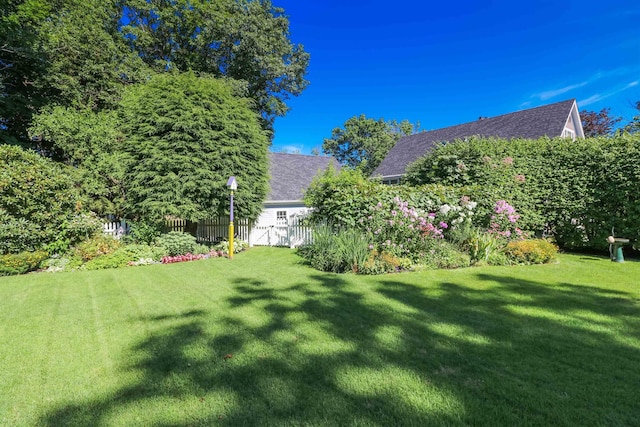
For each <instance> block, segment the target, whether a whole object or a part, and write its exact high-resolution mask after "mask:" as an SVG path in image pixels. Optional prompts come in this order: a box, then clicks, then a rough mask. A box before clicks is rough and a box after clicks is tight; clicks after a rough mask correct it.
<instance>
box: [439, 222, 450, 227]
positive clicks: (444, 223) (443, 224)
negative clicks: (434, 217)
mask: <svg viewBox="0 0 640 427" xmlns="http://www.w3.org/2000/svg"><path fill="white" fill-rule="evenodd" d="M440 227H441V228H449V225H448V224H447V223H446V222H444V221H440Z"/></svg>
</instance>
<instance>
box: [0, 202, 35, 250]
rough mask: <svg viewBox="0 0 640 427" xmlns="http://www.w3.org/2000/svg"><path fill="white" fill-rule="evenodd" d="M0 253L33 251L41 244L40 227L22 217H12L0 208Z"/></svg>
mask: <svg viewBox="0 0 640 427" xmlns="http://www.w3.org/2000/svg"><path fill="white" fill-rule="evenodd" d="M0 224H2V226H1V227H0V254H15V253H19V252H21V251H34V250H35V249H36V248H37V247H39V246H40V245H41V238H42V233H41V230H40V227H39V226H38V225H37V224H34V223H33V222H31V221H27V220H26V219H24V218H14V217H12V216H10V215H9V214H8V213H7V212H6V211H5V210H3V209H2V208H0Z"/></svg>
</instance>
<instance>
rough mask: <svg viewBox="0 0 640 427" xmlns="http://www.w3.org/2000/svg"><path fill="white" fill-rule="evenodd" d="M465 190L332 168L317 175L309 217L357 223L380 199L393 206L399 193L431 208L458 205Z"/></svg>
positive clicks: (308, 199)
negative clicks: (386, 181) (373, 177)
mask: <svg viewBox="0 0 640 427" xmlns="http://www.w3.org/2000/svg"><path fill="white" fill-rule="evenodd" d="M463 194H464V189H454V188H452V187H447V186H444V185H424V186H420V187H411V186H408V185H383V184H381V183H380V182H377V181H375V180H371V179H369V178H367V177H366V176H364V174H363V173H362V172H361V171H358V170H353V169H348V168H346V169H341V170H340V172H336V171H335V170H333V169H331V168H329V169H327V170H326V171H325V172H324V173H322V174H319V175H318V176H316V177H315V178H314V180H313V182H312V183H311V185H310V186H309V188H308V189H307V191H306V192H305V195H304V202H305V204H306V205H307V206H309V207H313V211H312V212H311V215H310V217H309V219H310V220H311V221H312V222H327V223H331V224H336V225H338V226H349V227H357V226H361V225H362V223H363V222H366V221H367V218H368V216H369V215H370V213H369V212H370V210H371V208H372V207H374V206H377V205H378V203H380V204H382V205H383V206H384V207H391V205H392V203H393V199H394V198H396V197H399V198H400V199H402V200H403V201H406V202H407V203H409V205H411V206H412V207H415V208H417V209H422V210H425V211H427V212H431V211H433V210H435V209H439V208H440V206H442V205H443V204H447V203H448V204H450V205H451V206H455V205H458V204H459V202H460V199H461V196H462V195H463ZM361 220H362V221H361Z"/></svg>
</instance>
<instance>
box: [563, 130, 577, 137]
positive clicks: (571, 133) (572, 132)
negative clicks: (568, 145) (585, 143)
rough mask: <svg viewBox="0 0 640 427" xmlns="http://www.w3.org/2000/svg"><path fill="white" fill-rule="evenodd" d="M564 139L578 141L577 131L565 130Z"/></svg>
mask: <svg viewBox="0 0 640 427" xmlns="http://www.w3.org/2000/svg"><path fill="white" fill-rule="evenodd" d="M562 137H563V138H571V139H576V133H575V131H573V130H571V129H569V128H564V130H563V131H562Z"/></svg>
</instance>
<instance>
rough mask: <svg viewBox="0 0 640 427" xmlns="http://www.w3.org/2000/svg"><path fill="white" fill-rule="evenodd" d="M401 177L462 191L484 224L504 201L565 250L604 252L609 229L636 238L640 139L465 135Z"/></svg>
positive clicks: (639, 204) (639, 215)
mask: <svg viewBox="0 0 640 427" xmlns="http://www.w3.org/2000/svg"><path fill="white" fill-rule="evenodd" d="M406 180H407V182H408V183H409V184H411V185H424V184H446V185H453V186H457V187H461V186H466V187H467V188H468V190H467V191H468V192H469V193H470V194H469V195H470V196H471V197H472V198H473V200H476V201H478V202H479V203H480V205H479V212H478V213H479V214H480V216H479V217H480V218H481V217H484V218H485V221H486V220H488V217H489V215H490V209H491V206H492V205H493V203H495V201H496V200H499V199H505V200H507V201H508V202H509V203H511V204H512V205H513V206H514V207H515V208H516V209H517V210H518V212H519V213H520V214H521V215H522V219H521V224H522V227H523V228H524V229H528V230H531V231H534V232H535V233H536V234H538V235H546V236H554V237H555V238H556V239H557V241H558V243H559V244H560V245H561V246H563V247H565V248H572V249H578V248H580V249H587V248H589V249H602V248H604V247H606V245H607V243H606V237H607V236H608V235H610V234H611V230H612V228H614V229H615V234H616V235H617V236H620V237H628V238H631V239H633V240H635V241H638V240H639V239H640V135H630V134H620V135H616V136H615V137H611V138H604V137H602V138H589V139H579V140H576V141H572V140H569V139H561V138H556V139H549V138H542V139H538V140H511V141H507V140H501V139H492V138H488V139H487V138H484V139H483V138H470V139H467V140H463V141H456V142H454V143H449V144H446V145H443V146H440V147H438V148H437V149H436V150H434V151H433V152H431V153H430V154H428V155H426V156H425V157H423V158H421V159H419V160H417V161H416V162H415V163H413V164H412V165H410V167H409V169H408V173H407V177H406ZM483 213H484V215H482V214H483Z"/></svg>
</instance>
